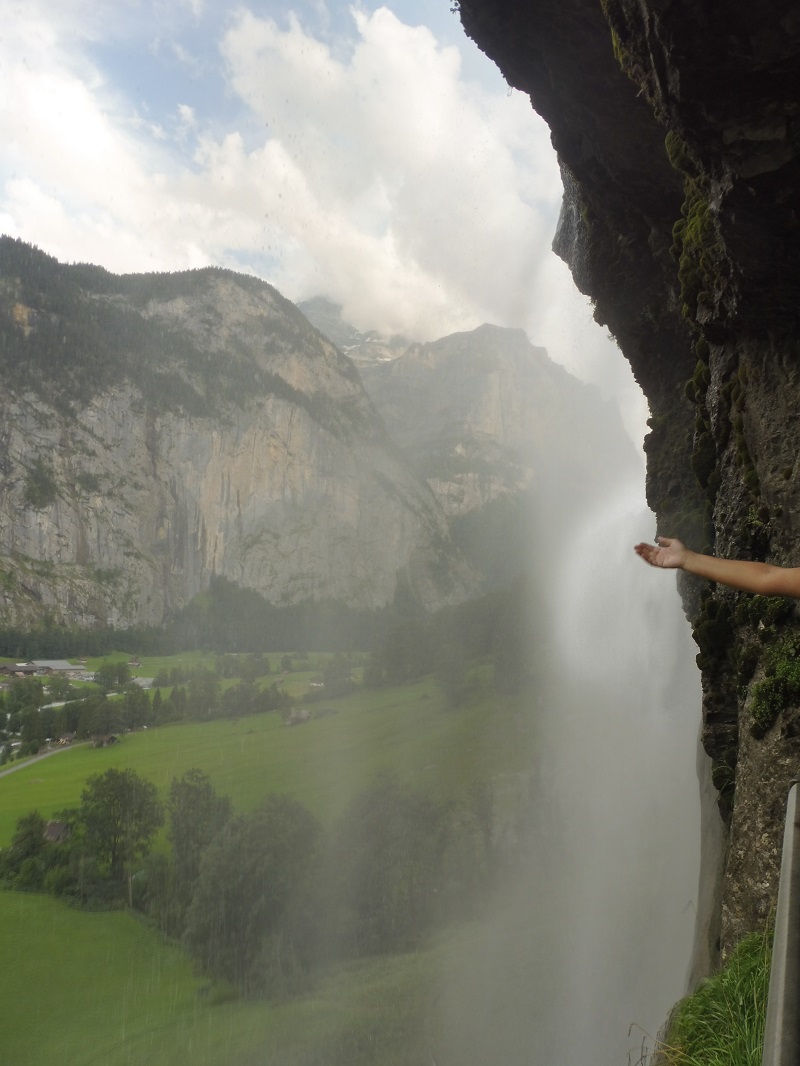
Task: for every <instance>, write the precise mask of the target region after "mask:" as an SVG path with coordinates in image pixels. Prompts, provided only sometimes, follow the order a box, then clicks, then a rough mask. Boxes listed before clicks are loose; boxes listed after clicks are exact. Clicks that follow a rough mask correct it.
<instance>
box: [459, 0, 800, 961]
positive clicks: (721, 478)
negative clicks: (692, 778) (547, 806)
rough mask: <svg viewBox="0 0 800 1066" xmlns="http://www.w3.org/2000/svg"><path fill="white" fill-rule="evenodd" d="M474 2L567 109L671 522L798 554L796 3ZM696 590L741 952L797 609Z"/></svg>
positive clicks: (580, 279) (476, 24)
mask: <svg viewBox="0 0 800 1066" xmlns="http://www.w3.org/2000/svg"><path fill="white" fill-rule="evenodd" d="M458 6H460V12H461V19H462V22H463V25H464V28H465V30H466V31H467V33H468V34H469V35H470V36H472V37H474V39H475V40H476V42H477V43H478V44H479V46H480V47H481V48H483V50H484V51H486V52H487V54H488V55H489V56H490V57H491V58H493V59H494V60H495V61H496V62H497V64H498V65H499V67H500V69H501V70H502V72H503V74H504V75H505V77H506V79H507V80H508V81H509V83H510V84H511V85H513V86H515V87H517V88H518V89H521V90H523V91H525V92H527V93H528V94H529V95H530V97H531V101H532V103H533V106H534V107H535V108H536V110H537V111H539V112H540V114H541V115H542V116H543V117H544V118H545V119H546V120H547V122H548V123H549V125H550V127H551V131H552V140H553V144H554V146H555V148H556V150H557V152H558V155H559V158H560V161H561V166H562V172H563V175H564V182H565V203H564V210H563V213H562V222H561V225H560V227H559V233H558V236H557V241H556V249H557V251H558V252H559V254H561V255H562V256H564V257H565V258H567V259H568V261H569V262H570V265H571V267H572V270H573V274H574V276H575V279H576V282H577V284H578V285H579V286H580V287H581V288H582V290H583V291H584V292H587V293H588V294H590V295H591V296H592V298H593V300H594V301H595V308H596V310H595V317H596V318H597V320H598V321H599V322H601V323H603V324H605V325H607V326H608V327H609V328H610V329H611V330H612V332H613V333H614V335H615V337H616V338H617V340H618V342H619V345H620V348H621V349H622V351H623V353H624V355H625V356H626V358H627V359H628V360H629V361H630V363H631V366H632V368H633V370H634V373H635V375H636V378H637V380H638V381H639V383H640V384H641V386H642V388H643V389H644V391H645V393H646V395H647V397H648V399H649V401H650V406H651V411H652V418H651V421H650V424H651V433H650V435H649V436H648V438H647V440H646V443H645V450H646V453H647V461H648V474H647V491H648V497H649V500H650V503H651V505H652V506H653V508H654V509H655V511H656V512H657V515H658V522H659V531H660V532H662V533H665V534H674V535H679V536H683V537H684V538H687V539H689V540H690V542H691V543H693V544H694V545H696V546H698V547H703V546H705V550H707V551H714V552H716V553H718V554H722V555H726V556H749V557H754V558H760V559H766V560H769V561H774V562H778V563H789V562H792V563H794V564H797V563H800V523H799V522H798V515H800V490H799V486H800V466H798V455H800V418H798V413H800V412H799V411H798V408H800V376H799V375H800V349H798V342H797V325H798V316H800V300H798V295H800V294H799V293H798V287H799V286H800V270H799V269H798V260H799V259H800V243H799V242H798V226H800V195H799V192H800V186H799V183H798V178H799V177H800V104H798V99H800V97H798V79H799V77H800V74H799V72H800V62H799V61H800V15H798V12H797V8H796V6H795V5H792V4H790V3H788V2H786V0H764V3H761V4H752V3H743V2H741V0H735V2H732V3H729V4H726V5H724V10H723V9H721V8H719V7H714V6H712V5H711V4H709V3H695V4H674V3H672V2H671V0H635V2H634V0H602V3H601V2H595V0H537V2H536V3H535V4H528V3H523V2H522V0H512V2H510V3H509V2H505V0H503V2H500V0H461V3H460V5H458ZM684 593H685V602H686V606H687V612H688V614H689V616H690V618H691V619H692V622H693V624H694V632H695V638H696V641H697V643H698V645H699V648H700V654H699V656H698V665H699V666H700V668H701V671H702V677H703V691H704V706H703V743H704V745H705V747H706V750H707V751H708V753H709V754H710V755H711V757H712V759H713V766H714V780H715V784H716V786H717V788H718V789H719V792H720V800H721V803H720V807H721V810H722V812H723V815H724V816H725V818H726V820H727V822H728V825H729V849H728V856H727V866H726V871H725V877H724V884H723V897H722V927H721V944H722V948H723V950H725V949H726V948H728V947H730V945H731V944H732V943H733V942H735V941H736V940H737V939H738V938H739V937H740V936H741V935H742V934H743V933H744V932H745V931H747V930H749V929H752V928H757V927H759V926H760V925H761V924H762V923H763V921H764V920H765V918H766V916H767V914H768V911H769V909H770V907H771V905H772V903H773V901H774V898H775V894H776V889H777V871H778V862H779V849H780V834H781V826H782V821H783V812H784V804H785V795H786V791H787V787H788V783H789V780H790V779H791V778H792V777H793V776H794V774H795V773H796V772H797V766H798V761H799V760H800V728H798V715H799V714H800V709H799V706H800V687H798V686H797V685H796V684H794V683H793V682H792V681H790V680H787V678H791V669H790V665H791V663H792V662H793V661H794V660H795V659H796V656H797V651H798V645H797V643H796V639H795V638H796V634H797V628H798V622H797V616H796V609H795V607H794V606H793V605H790V604H784V603H782V602H778V603H775V602H763V601H760V600H759V599H758V598H756V599H753V598H752V597H745V596H743V595H737V594H735V593H732V592H729V591H723V590H721V589H710V590H701V589H700V588H697V587H691V586H690V585H689V584H688V583H687V584H686V585H685V586H684ZM776 679H777V680H776ZM778 682H780V684H779V683H778Z"/></svg>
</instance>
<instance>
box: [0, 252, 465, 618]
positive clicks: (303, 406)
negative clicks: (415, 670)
mask: <svg viewBox="0 0 800 1066" xmlns="http://www.w3.org/2000/svg"><path fill="white" fill-rule="evenodd" d="M0 364H1V365H2V370H3V379H4V387H3V391H2V395H1V396H0V442H1V443H0V571H1V573H0V577H1V581H0V621H2V622H3V623H4V624H19V623H25V622H34V621H41V620H42V619H43V618H45V617H51V618H52V619H53V620H55V621H56V622H57V623H59V624H69V625H71V624H79V625H81V624H93V623H104V624H113V625H117V626H125V625H129V624H131V623H136V622H146V623H159V622H160V621H161V620H162V619H163V618H164V616H165V615H166V614H167V613H168V612H169V611H170V610H171V609H172V608H175V607H179V606H181V605H183V604H184V603H186V602H187V601H188V600H189V599H190V598H191V597H192V596H194V595H195V594H196V593H198V592H200V591H201V590H202V589H203V588H205V587H206V586H207V584H208V582H209V579H210V576H211V575H212V574H214V573H216V574H218V575H224V576H226V577H228V578H230V579H232V580H234V581H237V582H239V583H241V584H243V585H246V586H248V587H250V588H254V589H256V590H258V591H259V592H261V593H263V595H264V596H265V597H266V598H267V599H268V600H269V601H270V602H273V603H276V604H291V603H297V602H300V601H303V600H315V599H322V598H326V597H330V598H334V599H338V600H341V601H343V602H345V603H348V604H351V605H352V606H357V607H366V608H368V607H377V606H381V605H383V604H385V603H387V602H389V601H391V599H392V597H393V596H394V593H395V589H396V585H397V581H398V578H399V577H400V578H402V580H403V581H404V583H405V585H406V586H407V587H408V588H409V589H410V591H411V593H412V595H413V596H415V597H416V598H417V599H418V600H419V601H420V602H421V603H422V604H424V605H425V606H427V607H436V606H439V605H441V604H444V603H448V602H453V601H456V600H460V599H463V598H464V596H465V595H467V594H468V593H469V592H470V591H471V590H472V589H473V588H474V587H475V578H474V575H473V574H472V572H471V570H470V568H469V566H468V565H467V564H466V563H465V562H464V561H463V560H462V559H461V558H460V556H459V553H458V552H457V550H455V549H454V547H453V545H452V542H451V540H450V536H449V533H448V528H447V520H446V517H445V515H444V514H443V513H442V511H441V509H440V507H439V506H438V504H437V502H436V500H435V499H434V497H433V495H432V493H431V492H430V490H429V488H428V487H427V486H426V485H425V484H424V482H422V481H420V480H419V479H418V478H417V477H415V476H414V474H413V473H412V472H411V471H410V470H409V468H408V467H407V465H406V464H405V463H404V462H403V460H402V459H401V458H400V457H399V456H398V455H397V453H396V449H394V447H393V445H392V444H391V443H390V441H389V440H388V438H387V436H386V433H385V429H384V427H383V424H382V422H381V420H380V418H379V417H378V416H377V414H376V412H375V410H374V408H373V406H372V404H371V403H370V401H369V398H368V397H367V395H366V393H365V392H364V389H363V387H362V385H361V383H360V380H359V378H358V374H357V372H356V370H355V368H354V366H353V364H352V363H351V362H350V361H349V360H348V359H347V358H346V357H345V356H343V355H342V353H341V352H339V351H338V350H337V349H336V348H335V347H334V346H333V345H332V344H330V343H329V342H328V341H327V340H326V339H325V338H323V337H322V336H321V335H320V334H319V333H318V332H317V331H316V330H314V329H313V328H312V327H311V326H310V325H309V323H308V322H307V320H306V319H305V318H304V317H303V316H302V315H301V314H300V313H299V312H298V311H297V309H296V308H295V307H293V305H291V304H290V303H288V301H286V300H284V299H283V298H282V297H281V296H280V295H279V294H278V293H277V292H276V291H275V290H274V289H272V288H271V287H270V286H268V285H266V284H264V283H262V282H258V281H256V280H255V279H252V278H246V277H241V276H239V275H235V274H232V273H230V272H225V271H218V270H208V271H197V272H191V273H187V274H178V275H162V276H154V275H149V276H147V275H143V276H131V277H127V278H117V277H114V276H113V275H110V274H108V273H106V272H105V271H101V270H99V269H97V268H88V267H83V266H74V267H66V266H63V265H61V264H58V263H56V262H55V261H54V260H52V259H50V258H49V257H47V256H44V255H43V254H42V253H39V252H37V251H36V250H34V249H30V248H28V247H27V246H24V245H21V244H20V243H19V242H14V241H9V240H7V239H3V240H2V241H0Z"/></svg>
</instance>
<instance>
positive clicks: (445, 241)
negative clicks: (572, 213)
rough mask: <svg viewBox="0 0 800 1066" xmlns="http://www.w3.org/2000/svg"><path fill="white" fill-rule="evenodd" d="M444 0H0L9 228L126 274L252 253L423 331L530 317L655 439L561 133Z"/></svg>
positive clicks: (312, 285)
mask: <svg viewBox="0 0 800 1066" xmlns="http://www.w3.org/2000/svg"><path fill="white" fill-rule="evenodd" d="M451 7H452V4H451V2H450V0H388V2H386V3H384V4H379V3H375V2H373V0H360V2H359V0H357V2H354V3H352V4H348V3H343V2H338V0H336V2H333V0H330V2H326V0H290V2H289V3H279V2H277V0H252V2H249V3H242V4H238V5H237V4H229V3H227V2H223V0H114V2H113V3H112V2H111V0H21V2H18V0H0V69H2V70H3V80H4V83H5V84H4V92H3V93H2V94H0V145H2V148H0V232H2V233H6V234H10V235H12V236H15V237H20V238H22V239H23V240H26V241H28V242H31V243H33V244H36V245H38V247H40V248H42V249H43V250H44V251H46V252H48V253H50V254H51V255H54V256H56V257H57V258H58V259H61V260H63V261H65V262H91V263H97V264H100V265H102V266H104V267H106V268H108V269H109V270H112V271H114V272H117V273H127V272H140V271H151V270H183V269H187V268H193V267H202V266H207V265H218V266H225V267H230V268H232V269H234V270H240V271H243V272H247V273H253V274H256V275H258V276H259V277H261V278H263V279H264V280H266V281H268V282H270V284H272V285H274V286H275V287H276V288H277V289H278V290H279V291H280V292H281V293H282V294H283V295H284V296H286V297H288V298H289V299H290V300H292V301H294V302H299V301H301V300H303V299H307V298H309V297H312V296H318V295H321V296H326V297H328V298H329V299H331V300H333V301H334V302H335V303H338V304H340V305H342V308H343V315H344V317H345V319H347V320H348V321H350V322H351V323H352V324H354V325H355V326H357V327H359V328H361V329H376V330H378V331H380V332H382V333H387V334H392V333H399V334H402V335H404V336H407V337H409V339H413V340H423V341H424V340H434V339H436V338H438V337H442V336H445V335H447V334H449V333H452V332H455V331H457V330H463V329H473V328H475V327H476V326H478V325H480V324H481V323H483V322H493V323H495V324H497V325H501V326H512V327H520V328H523V329H525V330H526V332H527V334H528V336H529V338H530V340H531V341H532V343H534V344H537V345H543V346H545V347H547V349H548V351H549V353H550V355H551V356H552V357H553V358H554V359H556V360H557V361H558V362H561V363H563V364H564V365H565V366H566V367H567V369H569V370H571V371H572V372H573V373H575V374H577V375H578V376H579V377H582V378H583V379H584V380H586V381H590V382H592V383H594V384H597V385H599V386H600V388H601V389H602V391H603V395H604V396H606V397H614V398H616V400H617V402H619V404H620V408H621V410H622V413H623V417H624V419H625V422H626V425H627V426H628V428H629V431H630V432H631V433H632V435H633V436H634V437H635V438H637V439H641V433H642V429H643V426H642V423H643V419H644V418H645V417H646V414H647V411H646V406H645V404H644V400H643V399H642V398H641V396H640V394H639V392H638V390H637V389H636V387H635V385H634V384H633V381H632V378H631V375H630V372H629V370H628V368H627V364H626V363H625V362H624V360H623V359H622V356H621V355H620V354H619V352H618V351H617V349H616V346H615V345H614V344H613V341H612V340H611V339H610V338H608V337H607V336H606V335H605V332H604V331H603V330H601V329H599V327H597V326H595V325H594V323H593V322H592V319H591V307H590V305H589V302H588V301H587V300H586V299H585V298H584V297H582V296H580V294H578V293H577V291H576V290H575V289H574V286H573V284H572V281H571V278H570V276H569V273H568V271H567V269H566V267H565V266H564V265H563V264H562V263H561V262H560V260H558V259H557V258H556V257H555V255H554V254H553V253H552V252H551V251H550V245H551V242H552V238H553V234H554V232H555V227H556V222H557V219H558V212H559V206H560V202H561V180H560V175H559V171H558V166H557V162H556V159H555V155H554V153H553V151H552V149H551V147H550V137H549V131H548V129H547V127H546V126H545V124H544V123H543V122H542V121H541V120H540V119H539V118H538V116H537V115H536V114H535V112H534V111H533V109H532V107H531V103H530V101H529V100H528V98H527V97H526V96H525V95H524V94H522V93H519V92H517V91H516V90H511V89H510V88H509V87H508V86H507V85H506V83H505V81H504V80H503V78H502V76H501V75H500V73H499V71H498V70H497V68H496V67H495V66H494V65H493V64H492V63H491V62H490V61H489V60H488V59H487V58H486V57H485V56H484V55H482V53H480V52H479V50H478V49H477V48H476V47H475V45H474V44H473V43H472V42H471V41H470V40H469V39H468V38H467V37H466V35H465V34H464V32H463V30H462V28H461V23H460V20H459V18H458V15H457V14H456V13H454V12H453V11H451Z"/></svg>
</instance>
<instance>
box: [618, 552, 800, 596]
mask: <svg viewBox="0 0 800 1066" xmlns="http://www.w3.org/2000/svg"><path fill="white" fill-rule="evenodd" d="M657 541H658V544H657V545H653V544H637V545H636V547H635V548H634V549H633V550H634V551H635V552H636V554H637V555H638V556H639V557H640V558H641V559H644V561H645V562H646V563H649V564H650V566H656V567H662V568H664V569H667V570H685V571H686V573H687V574H696V575H697V577H704V578H707V579H708V580H709V581H718V582H719V583H720V584H722V585H730V586H731V587H732V588H735V589H742V591H743V592H756V593H758V594H759V595H761V596H794V597H795V598H800V567H784V566H771V565H770V564H769V563H752V562H748V561H746V560H740V559H720V558H719V557H718V556H716V555H701V554H700V553H699V552H693V551H691V550H690V549H689V548H687V547H686V546H685V545H684V544H682V543H681V542H680V541H679V540H675V539H674V538H670V537H658V538H657Z"/></svg>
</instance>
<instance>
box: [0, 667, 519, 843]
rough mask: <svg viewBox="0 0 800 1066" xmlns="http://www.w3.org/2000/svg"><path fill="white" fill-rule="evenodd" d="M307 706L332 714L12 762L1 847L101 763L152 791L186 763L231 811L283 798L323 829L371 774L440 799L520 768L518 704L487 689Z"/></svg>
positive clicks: (0, 819) (3, 791)
mask: <svg viewBox="0 0 800 1066" xmlns="http://www.w3.org/2000/svg"><path fill="white" fill-rule="evenodd" d="M310 706H311V708H312V709H313V710H317V711H318V710H319V709H320V708H321V707H324V708H325V709H329V710H332V711H335V712H336V713H335V714H329V715H326V716H325V717H323V718H319V719H317V720H312V721H311V722H308V723H306V724H304V725H299V726H293V727H287V726H285V725H284V724H283V722H282V720H281V718H280V716H279V715H277V714H266V715H256V716H253V717H248V718H241V719H239V720H238V721H234V720H228V719H222V720H216V721H212V722H208V723H206V724H194V723H187V724H180V725H169V726H164V727H161V728H158V729H149V730H144V731H142V732H138V733H131V734H128V735H127V736H125V737H123V738H122V740H121V741H120V742H119V744H117V745H116V746H114V747H110V748H97V749H95V748H93V747H91V746H90V745H80V746H76V747H75V748H74V749H72V750H69V751H64V752H63V753H62V752H60V753H59V754H56V755H52V756H50V757H48V758H46V759H44V760H42V761H40V762H35V763H31V764H29V765H26V766H22V767H20V768H19V769H17V770H15V771H14V773H12V774H9V775H8V776H6V777H2V778H0V846H3V845H5V844H7V843H8V842H9V841H10V839H11V836H12V834H13V831H14V827H15V825H16V822H17V819H18V818H19V817H20V816H21V815H23V814H27V813H28V812H29V811H31V810H34V809H37V810H39V811H40V812H41V813H42V814H43V815H44V816H45V817H46V818H47V817H50V816H51V815H52V814H53V813H55V812H56V811H58V810H60V809H62V808H64V807H69V806H75V805H77V803H78V801H79V799H80V794H81V790H82V789H83V786H84V782H85V781H86V778H87V777H89V775H91V774H95V773H103V771H105V770H106V769H108V768H109V767H112V766H113V767H116V768H119V769H122V768H125V767H131V768H132V769H134V770H136V771H137V773H140V774H142V776H144V777H146V778H148V779H149V780H151V781H153V783H154V784H155V785H156V786H157V787H158V788H159V790H160V791H161V792H162V794H163V795H165V794H166V791H167V789H168V788H169V784H170V781H171V780H172V778H173V777H180V776H181V775H182V774H183V773H184V772H185V771H186V770H188V769H190V768H191V767H195V766H196V767H199V768H200V769H202V770H205V771H206V772H207V773H208V774H209V775H210V777H211V778H212V780H213V782H214V786H215V788H216V789H217V791H218V792H220V793H222V794H225V795H229V796H230V797H231V799H232V801H233V804H234V807H235V808H236V809H237V810H247V809H249V808H251V807H253V806H254V805H255V804H256V803H257V802H258V801H259V800H260V799H261V798H262V797H263V796H264V795H265V794H266V793H268V792H285V793H288V794H290V795H292V796H294V797H295V798H297V799H299V800H301V801H302V802H303V803H305V804H306V806H308V807H309V808H310V809H311V810H312V811H313V812H314V813H315V814H316V815H317V816H318V817H320V818H321V819H323V820H324V821H327V820H328V819H330V818H332V817H335V816H336V815H337V814H338V813H339V812H340V811H341V810H342V809H343V808H344V807H345V806H346V805H347V803H348V802H349V801H350V800H351V799H352V798H353V797H354V796H355V795H356V793H357V792H359V791H360V790H361V789H362V788H363V787H364V786H365V785H366V784H368V783H369V782H370V781H372V780H373V779H374V777H375V776H376V775H377V774H379V773H380V772H381V771H385V770H392V771H393V772H395V773H397V774H398V776H400V777H401V778H403V779H404V780H406V781H407V782H408V783H410V784H413V785H415V786H416V787H419V788H421V789H424V790H426V791H429V792H431V793H433V794H435V795H437V796H442V797H444V796H453V795H458V794H459V793H461V792H462V791H463V790H464V789H466V788H469V787H470V785H471V784H472V783H473V782H475V781H481V780H488V779H489V778H490V777H492V776H493V775H494V774H496V773H497V772H498V771H501V770H515V769H522V768H523V767H524V766H525V765H526V763H527V757H528V754H529V743H528V741H529V739H530V738H529V736H528V732H527V729H526V728H525V723H526V722H527V721H528V719H527V717H526V716H524V715H523V714H522V712H521V706H520V699H519V697H516V698H512V697H500V696H498V695H496V694H494V693H491V694H488V693H487V694H485V695H484V696H483V697H482V698H480V699H478V700H477V701H476V702H474V703H473V704H471V705H470V706H468V707H466V708H464V709H462V710H459V711H452V710H449V709H448V708H447V707H446V706H445V705H444V702H443V700H442V697H441V695H440V693H439V691H438V689H437V687H436V686H435V684H434V683H433V682H432V681H430V680H423V681H421V682H419V683H417V684H414V685H404V686H402V687H399V688H392V689H380V690H359V691H357V692H355V693H352V694H351V695H350V696H347V697H345V698H342V699H339V700H329V701H326V702H325V703H324V704H312V705H310Z"/></svg>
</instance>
